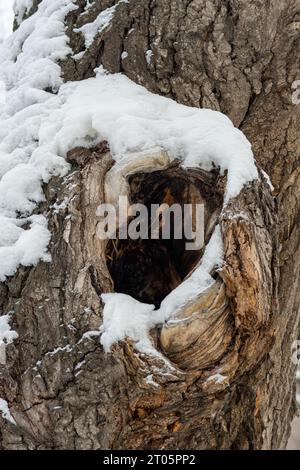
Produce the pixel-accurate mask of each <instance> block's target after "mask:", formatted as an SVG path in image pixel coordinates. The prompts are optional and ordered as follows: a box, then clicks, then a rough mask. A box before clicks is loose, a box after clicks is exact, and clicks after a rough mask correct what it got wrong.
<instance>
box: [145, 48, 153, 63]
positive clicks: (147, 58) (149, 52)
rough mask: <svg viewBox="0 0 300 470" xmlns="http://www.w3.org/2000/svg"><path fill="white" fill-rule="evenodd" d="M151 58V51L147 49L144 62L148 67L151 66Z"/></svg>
mask: <svg viewBox="0 0 300 470" xmlns="http://www.w3.org/2000/svg"><path fill="white" fill-rule="evenodd" d="M152 57H153V52H152V51H151V49H148V50H147V51H146V62H147V64H148V65H151V62H152Z"/></svg>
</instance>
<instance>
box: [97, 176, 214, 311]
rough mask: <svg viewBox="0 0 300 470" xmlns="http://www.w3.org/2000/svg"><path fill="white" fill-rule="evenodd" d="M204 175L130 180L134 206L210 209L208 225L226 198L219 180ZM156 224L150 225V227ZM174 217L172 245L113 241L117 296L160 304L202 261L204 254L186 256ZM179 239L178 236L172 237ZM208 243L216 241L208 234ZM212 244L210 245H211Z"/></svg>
mask: <svg viewBox="0 0 300 470" xmlns="http://www.w3.org/2000/svg"><path fill="white" fill-rule="evenodd" d="M208 175H209V178H208V177H207V176H205V175H204V172H200V171H199V172H197V171H195V174H192V175H191V174H190V172H189V173H187V172H186V171H185V170H183V169H180V168H171V169H168V170H164V171H156V172H152V173H138V174H135V175H134V176H131V177H130V179H129V184H130V189H131V195H130V196H131V201H130V202H131V203H143V204H145V205H146V206H147V208H148V209H149V214H150V205H151V204H162V203H167V204H168V205H172V204H174V203H179V204H181V205H183V204H185V203H196V202H198V203H199V202H204V203H205V225H206V224H207V223H208V219H209V217H210V214H211V213H212V212H214V211H215V210H216V209H217V208H218V207H221V203H222V197H221V195H220V193H218V191H216V185H215V180H216V176H214V175H213V174H211V173H208ZM148 223H149V224H150V220H149V221H148ZM173 231H174V220H173V219H172V217H171V239H170V240H163V239H161V238H160V239H159V240H151V239H149V240H141V239H139V240H130V239H127V240H120V239H117V240H111V241H109V243H108V246H107V252H106V255H107V266H108V269H109V272H110V275H111V277H112V279H113V281H114V290H115V292H118V293H124V294H128V295H131V296H132V297H133V298H135V299H137V300H139V301H140V302H144V303H150V304H154V305H155V306H156V308H158V307H159V306H160V303H161V301H162V300H163V299H164V298H165V297H166V296H167V295H168V294H169V293H170V292H171V291H172V290H173V289H174V288H176V287H177V286H178V285H179V284H180V283H181V282H182V281H183V279H184V278H185V277H186V276H187V275H188V274H189V273H190V272H191V270H192V269H193V268H194V267H195V265H196V264H197V262H198V261H199V259H200V258H201V257H202V254H203V249H201V250H197V251H189V250H188V251H187V250H186V246H185V244H186V241H187V240H186V239H185V238H184V237H183V238H182V239H181V240H175V239H174V233H173ZM172 235H173V236H172ZM206 236H207V237H209V236H210V235H209V234H208V233H207V234H206ZM205 242H207V240H205Z"/></svg>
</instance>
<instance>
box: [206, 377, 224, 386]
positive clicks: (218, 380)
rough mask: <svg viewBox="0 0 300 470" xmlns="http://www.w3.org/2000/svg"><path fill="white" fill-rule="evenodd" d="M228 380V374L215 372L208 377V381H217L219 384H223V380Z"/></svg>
mask: <svg viewBox="0 0 300 470" xmlns="http://www.w3.org/2000/svg"><path fill="white" fill-rule="evenodd" d="M226 380H227V376H226V375H222V374H214V375H211V376H210V377H208V379H207V381H206V382H215V383H216V384H217V385H219V384H222V383H223V382H225V381H226Z"/></svg>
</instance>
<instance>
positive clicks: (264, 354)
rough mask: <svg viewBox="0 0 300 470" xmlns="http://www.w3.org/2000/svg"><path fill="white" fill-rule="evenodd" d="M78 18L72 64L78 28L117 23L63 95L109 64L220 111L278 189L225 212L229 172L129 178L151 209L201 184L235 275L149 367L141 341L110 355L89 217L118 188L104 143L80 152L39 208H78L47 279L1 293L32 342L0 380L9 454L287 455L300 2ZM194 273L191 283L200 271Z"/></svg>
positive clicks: (25, 340) (52, 221)
mask: <svg viewBox="0 0 300 470" xmlns="http://www.w3.org/2000/svg"><path fill="white" fill-rule="evenodd" d="M38 3H39V2H34V4H33V8H32V9H31V11H30V14H31V15H32V14H34V11H35V9H36V8H37V7H38ZM76 3H77V5H78V9H77V10H74V11H73V12H71V13H70V14H69V15H68V17H67V18H66V26H67V34H68V36H69V37H70V45H71V47H72V49H73V52H74V54H77V53H79V52H81V51H83V50H85V48H84V39H83V37H82V35H81V34H79V33H76V32H74V27H80V26H82V25H83V24H86V23H89V22H91V21H93V20H94V19H95V18H96V17H97V15H98V14H99V12H100V11H102V10H105V9H106V8H109V7H111V6H112V5H114V4H117V7H116V10H115V14H114V16H113V18H112V21H111V23H110V25H109V27H107V28H106V29H104V30H103V31H102V32H101V33H99V34H98V35H97V36H96V37H95V39H94V41H93V43H92V45H91V46H90V47H89V48H88V49H87V50H86V52H85V53H84V54H83V55H82V57H81V58H80V59H79V60H77V61H75V60H74V59H73V58H72V57H71V56H70V57H68V58H67V59H66V60H64V61H63V62H62V63H61V64H60V65H61V68H62V73H63V78H64V80H65V81H68V80H82V79H85V78H88V77H91V76H93V74H94V68H95V67H99V66H100V65H103V67H104V68H105V69H106V70H108V71H109V72H112V73H116V72H122V73H124V74H126V75H128V77H129V78H130V79H132V80H133V81H135V82H137V83H139V84H141V85H143V86H144V87H146V88H147V89H149V90H150V91H153V92H155V93H158V94H162V95H165V96H168V97H171V98H173V99H175V100H176V101H178V102H179V103H183V104H186V105H189V106H196V107H208V108H212V109H215V110H220V111H222V112H224V113H225V114H227V115H228V116H229V117H230V118H231V119H232V121H233V122H234V124H235V125H236V126H237V127H239V128H241V129H242V130H243V131H244V132H245V134H246V135H247V137H248V139H249V140H250V142H251V143H252V145H253V149H254V153H255V157H256V160H257V162H258V165H259V166H260V168H261V169H263V170H265V171H266V172H267V173H268V174H269V175H270V176H271V179H272V183H273V185H274V187H275V189H274V192H273V194H272V193H271V189H270V187H269V185H268V183H267V180H266V178H265V177H264V176H263V174H262V172H260V180H257V181H254V182H252V183H250V184H249V185H247V186H245V187H244V189H243V190H242V191H241V193H240V194H239V195H238V196H237V197H236V198H234V199H232V200H231V201H230V202H229V203H228V204H227V206H226V207H225V209H223V210H222V211H221V205H220V201H222V198H223V194H224V184H225V183H224V177H221V176H220V175H219V174H218V173H217V172H212V173H205V172H193V171H185V170H183V169H182V168H180V165H179V164H178V165H176V163H175V164H174V163H172V164H170V162H168V161H165V160H164V155H163V154H162V155H156V156H155V158H156V160H155V158H154V157H153V162H154V163H153V165H152V167H151V169H149V168H150V167H148V168H147V169H146V170H145V168H144V166H143V163H141V164H140V165H138V166H137V167H136V170H135V172H134V178H132V177H131V178H129V176H130V175H131V176H132V172H130V171H129V170H128V171H127V173H125V174H124V175H123V176H125V177H127V180H128V182H129V183H130V184H129V183H128V185H127V193H128V194H129V195H131V197H135V196H136V197H137V194H139V195H140V198H141V200H145V197H146V193H147V191H146V190H145V191H144V192H145V194H142V191H141V188H143V187H144V188H148V187H149V188H151V187H152V188H153V184H152V183H153V181H156V182H158V181H159V179H160V178H164V179H165V180H167V181H169V187H170V189H171V190H172V187H173V186H172V185H174V184H175V181H177V180H178V179H180V181H184V182H185V185H187V186H189V185H194V186H193V187H199V185H200V183H199V181H200V182H201V185H205V188H206V194H208V195H209V200H210V201H211V205H212V206H211V207H213V209H214V210H216V211H217V213H218V221H219V223H220V226H221V231H222V238H223V243H224V251H225V263H224V265H223V267H222V268H221V269H219V270H217V271H216V272H215V273H214V277H215V279H216V283H215V284H214V285H213V286H212V287H211V288H210V289H208V290H207V291H206V292H205V293H204V294H202V295H200V296H199V297H198V298H197V300H196V301H195V302H193V303H192V304H191V305H188V306H187V307H186V308H185V309H183V310H181V311H180V312H178V314H177V315H176V317H177V318H178V319H183V321H181V322H180V323H179V324H175V325H168V324H167V325H165V326H162V328H161V329H158V328H157V329H155V330H153V331H152V332H151V337H152V340H153V343H154V344H155V345H156V347H157V349H158V350H159V351H160V352H161V353H162V356H160V357H153V356H150V355H149V356H148V355H146V354H141V353H139V352H138V351H136V350H135V348H134V344H133V343H132V341H130V340H129V339H128V340H126V341H122V342H120V343H118V344H117V345H114V346H113V349H112V352H111V353H108V354H106V353H105V352H104V350H103V347H102V346H101V344H100V343H99V333H98V332H99V328H100V326H101V324H102V318H103V317H102V314H103V304H102V301H101V297H100V295H101V294H102V293H107V292H113V291H114V282H113V281H114V280H115V275H114V269H115V270H118V269H119V268H118V265H116V260H115V259H114V258H113V255H112V253H111V252H110V251H109V250H110V248H109V246H106V245H105V243H104V242H103V241H101V240H99V239H98V238H97V237H96V236H95V234H96V221H95V217H94V214H95V212H96V209H97V207H98V206H99V204H100V203H101V202H104V201H106V199H107V196H106V191H105V181H109V179H107V178H109V175H113V177H117V176H118V175H117V174H116V173H113V172H114V171H116V170H114V162H113V160H112V157H111V155H110V152H109V149H108V148H106V146H105V144H102V145H99V146H97V147H95V148H93V149H89V150H88V149H83V148H79V147H77V148H75V149H73V150H72V151H70V152H69V154H68V160H69V162H70V164H71V165H72V169H71V171H70V173H69V175H68V176H67V177H66V178H64V179H62V178H58V177H57V178H52V179H51V181H50V183H49V184H48V185H47V187H45V196H46V202H45V203H44V209H49V208H50V207H52V206H53V204H54V203H55V202H57V201H63V200H64V198H66V197H67V198H68V200H69V201H70V203H69V204H68V206H67V207H66V208H65V209H64V210H61V211H56V210H54V209H53V208H52V209H51V210H49V227H50V230H51V233H52V240H51V244H50V247H49V250H50V252H51V256H52V262H51V263H50V264H48V263H43V262H40V263H39V264H38V265H37V266H36V267H33V268H20V269H19V270H18V273H17V274H16V275H15V276H14V277H12V278H10V279H9V280H8V281H6V282H5V283H2V284H1V285H0V308H1V315H4V314H7V313H8V312H11V311H13V312H14V315H13V323H12V328H13V329H14V330H16V331H17V333H18V335H19V337H18V339H17V340H15V341H14V342H13V343H12V344H10V345H8V346H7V348H6V356H7V357H6V364H5V365H3V366H0V397H2V398H3V399H5V400H7V402H8V404H9V408H10V413H11V414H12V416H13V418H14V420H15V422H16V424H13V423H11V422H8V421H7V420H5V419H4V418H1V415H0V425H1V427H0V446H2V448H3V449H279V448H285V446H286V443H287V439H288V437H289V433H290V422H291V420H292V418H293V416H294V414H295V411H296V403H295V365H294V364H293V362H292V360H291V348H292V342H293V341H295V340H296V339H297V335H298V333H299V300H300V297H299V292H298V285H299V267H300V262H299V260H300V243H299V235H298V232H299V228H300V227H299V226H300V222H299V221H300V218H299V209H300V201H299V199H300V192H299V187H300V170H299V168H300V167H299V158H300V152H299V150H300V137H299V132H298V129H299V127H300V107H299V106H296V105H294V104H293V103H292V83H293V82H294V81H295V80H296V79H297V73H298V71H299V70H300V63H299V62H300V41H299V18H300V16H299V15H300V2H299V1H295V0H291V1H290V0H284V1H280V2H278V1H277V0H269V1H260V0H259V1H256V2H249V1H248V0H239V1H237V0H226V1H221V0H208V1H204V0H148V1H143V2H141V1H139V0H129V2H125V1H124V2H115V1H113V0H103V1H101V2H98V1H97V2H94V3H93V5H92V7H91V8H90V9H89V10H88V11H87V13H85V14H84V15H82V12H83V10H84V7H85V4H86V2H85V1H83V0H77V2H76ZM124 51H125V52H127V55H126V54H125V55H124V54H123V55H122V52H124ZM147 51H152V53H151V54H148V60H147ZM149 56H151V59H150V60H149ZM122 57H123V58H122ZM149 158H150V156H149ZM159 162H160V163H159ZM145 171H146V173H145ZM152 172H156V173H155V178H154V180H149V181H150V182H151V184H150V182H149V181H148V180H147V178H151V173H152ZM145 174H147V175H148V176H147V178H146V176H145ZM149 175H150V176H149ZM147 181H148V182H147ZM198 183H199V184H198ZM147 184H148V185H149V186H147ZM201 185H200V186H201ZM157 191H159V190H157ZM190 192H191V191H189V194H190ZM214 210H212V213H213V212H214ZM206 241H207V240H206ZM136 249H138V248H136ZM108 255H110V258H108ZM116 256H117V258H118V257H120V256H121V255H120V253H119V252H118V253H117V255H116ZM108 259H110V261H108ZM118 259H119V258H118ZM111 260H112V261H111ZM184 267H186V269H187V274H189V273H190V272H191V270H192V265H190V264H189V262H188V261H187V262H186V264H185V262H184ZM164 280H165V282H166V283H167V280H166V278H163V280H162V283H164ZM170 283H171V281H170ZM170 285H171V284H170ZM131 288H132V287H131ZM170 289H171V287H170V288H169V290H170ZM137 294H138V293H137ZM187 313H188V315H187ZM187 316H188V320H184V319H186V318H187ZM220 374H221V375H220ZM220 377H221V380H220Z"/></svg>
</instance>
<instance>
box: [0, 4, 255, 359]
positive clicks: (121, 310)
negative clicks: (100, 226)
mask: <svg viewBox="0 0 300 470" xmlns="http://www.w3.org/2000/svg"><path fill="white" fill-rule="evenodd" d="M127 1H128V0H120V1H119V2H117V3H116V4H115V5H114V6H113V7H111V8H108V9H106V10H104V11H103V12H101V13H100V14H99V16H98V17H97V18H96V20H95V21H93V22H92V23H89V24H86V25H84V26H83V27H81V28H79V29H78V31H80V32H81V33H82V34H83V35H84V37H85V41H86V47H89V46H90V45H91V42H92V41H93V38H94V37H95V35H96V34H98V33H99V31H101V30H103V28H106V27H107V26H108V25H109V23H110V21H111V20H112V18H113V15H114V12H115V11H116V8H117V7H118V5H120V4H121V3H124V2H125V3H127ZM88 5H89V2H88V3H87V6H88ZM30 6H31V2H30V1H29V0H18V1H17V3H16V11H17V14H18V15H19V18H21V17H22V15H24V13H26V11H28V9H29V8H30ZM76 8H77V6H76V5H75V4H74V0H42V2H41V3H40V4H39V7H38V10H37V12H36V13H35V14H34V15H32V16H31V17H30V18H28V19H27V20H25V21H23V22H22V23H21V24H20V27H19V28H18V29H17V31H16V32H15V33H14V34H13V35H11V36H10V37H9V38H8V39H7V40H6V41H5V42H4V44H3V45H2V46H1V47H0V83H1V87H0V88H1V90H2V92H1V97H0V99H1V100H2V102H4V106H3V107H1V109H0V281H4V280H5V279H6V277H7V276H11V275H13V274H14V273H15V272H16V270H17V268H18V266H19V265H24V266H30V265H36V264H37V263H38V261H39V260H43V261H46V262H48V261H50V256H49V255H48V254H47V246H48V244H49V241H50V237H51V234H50V233H49V230H48V228H47V217H46V214H44V213H40V212H39V211H38V205H39V204H40V203H41V202H42V201H44V195H43V191H42V184H43V183H47V182H48V181H49V180H50V178H51V177H52V176H53V175H56V176H62V177H63V176H65V175H66V174H67V173H68V171H69V170H70V167H69V165H68V164H67V162H66V160H65V157H66V154H67V152H68V150H70V149H71V148H74V147H75V146H77V145H82V146H86V147H90V146H92V145H94V144H95V143H97V142H99V141H101V140H107V141H108V143H109V147H110V150H111V153H112V156H113V157H114V159H115V161H116V162H122V161H123V160H126V159H127V160H128V159H130V158H131V156H133V155H136V154H146V153H147V152H149V154H150V153H151V152H152V151H153V149H157V148H160V149H161V150H163V151H165V152H167V154H168V155H169V157H170V159H179V160H180V161H181V164H182V166H183V167H186V168H189V167H199V168H203V169H206V170H211V169H212V168H213V167H219V168H220V171H221V172H222V173H223V174H224V173H225V172H226V171H227V187H226V192H225V204H226V203H227V202H228V201H229V199H230V198H232V197H234V196H236V195H237V194H238V193H239V192H240V190H241V189H242V187H243V186H244V185H245V184H246V183H248V182H249V181H252V180H253V179H256V178H258V172H257V169H256V165H255V161H254V158H253V154H252V150H251V145H250V143H249V142H248V140H247V139H246V137H245V136H244V134H243V133H242V132H241V131H240V130H238V129H236V128H235V127H234V126H233V124H232V122H231V121H230V120H229V119H228V118H227V117H226V116H225V115H223V114H221V113H219V112H216V111H212V110H209V109H198V108H191V107H187V106H184V105H180V104H178V103H176V102H175V101H173V100H171V99H168V98H164V97H161V96H158V95H154V94H152V93H150V92H149V91H147V90H146V89H145V88H143V87H141V86H139V85H137V84H135V83H134V82H132V81H131V80H130V79H128V78H127V77H126V76H123V75H121V74H115V75H109V74H108V73H106V72H105V71H104V70H103V68H102V67H100V68H99V69H98V70H96V77H95V78H90V79H87V80H83V81H81V82H70V83H66V84H63V80H62V78H61V69H60V66H59V65H58V61H59V60H62V59H64V58H65V57H66V56H67V55H68V54H70V55H72V54H73V51H72V50H71V49H70V47H69V45H68V38H67V36H66V34H65V26H64V19H65V17H66V15H67V14H68V13H69V12H70V11H72V10H73V9H76ZM150 52H151V51H146V52H145V54H146V57H147V58H148V60H150V59H151V57H150V56H151V54H150ZM123 57H125V56H124V55H123ZM48 90H51V92H50V91H48ZM33 210H35V215H32V212H33ZM52 210H59V206H57V207H56V206H55V207H54V208H52ZM221 262H222V239H221V233H220V228H219V227H217V228H216V230H215V232H214V234H213V236H212V238H211V241H210V243H209V245H208V246H207V247H206V251H205V255H204V257H203V260H202V262H201V264H200V266H198V268H197V269H196V270H195V271H194V272H193V273H192V275H191V276H190V277H189V278H188V279H187V280H186V281H185V282H183V283H182V284H181V285H180V286H179V287H178V288H177V289H175V290H174V291H172V292H171V293H170V294H169V295H168V296H167V297H166V298H165V299H164V300H163V302H162V304H161V307H160V309H158V310H155V309H154V306H152V305H145V304H141V303H139V302H138V301H136V300H135V299H133V298H131V297H128V296H125V295H123V294H117V293H116V294H106V296H104V298H103V300H104V302H105V308H104V323H103V327H102V336H101V342H102V344H103V346H104V348H105V350H106V351H109V350H110V348H111V346H112V344H113V343H114V342H116V341H119V340H121V339H124V338H125V337H126V336H128V337H130V338H132V340H133V341H134V342H135V343H136V346H137V348H139V350H142V351H144V352H145V351H147V352H149V351H150V352H152V353H153V354H154V352H153V346H152V344H151V341H150V340H149V330H150V329H151V328H152V327H153V326H156V325H158V324H162V323H164V322H166V321H168V320H170V319H171V317H174V315H175V314H176V312H177V311H178V309H180V308H181V307H182V306H183V305H185V304H186V303H188V302H189V301H190V300H191V299H192V298H193V297H194V296H195V295H198V294H199V293H201V292H203V291H204V290H205V289H207V288H208V287H210V286H211V285H212V283H213V282H214V281H213V279H212V277H211V275H210V272H211V270H212V269H213V268H215V267H218V266H219V265H220V264H221ZM90 335H91V336H92V333H91V334H90ZM91 336H86V337H91Z"/></svg>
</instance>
